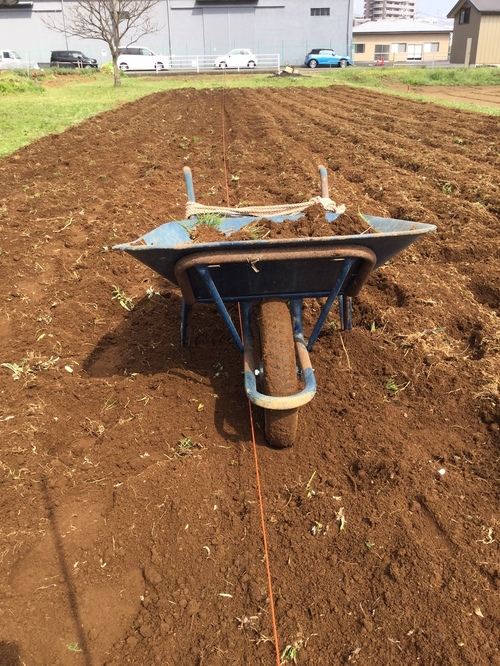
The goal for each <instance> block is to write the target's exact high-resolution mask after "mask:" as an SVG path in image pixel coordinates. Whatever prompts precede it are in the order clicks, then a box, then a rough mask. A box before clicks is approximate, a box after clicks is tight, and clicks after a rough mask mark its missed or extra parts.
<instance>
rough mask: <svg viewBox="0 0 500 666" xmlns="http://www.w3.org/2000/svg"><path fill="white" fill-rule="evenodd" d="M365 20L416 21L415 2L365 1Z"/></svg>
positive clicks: (408, 0) (399, 0) (402, 0)
mask: <svg viewBox="0 0 500 666" xmlns="http://www.w3.org/2000/svg"><path fill="white" fill-rule="evenodd" d="M364 18H365V19H369V20H370V21H383V20H385V19H414V18H415V2H411V0H365V10H364Z"/></svg>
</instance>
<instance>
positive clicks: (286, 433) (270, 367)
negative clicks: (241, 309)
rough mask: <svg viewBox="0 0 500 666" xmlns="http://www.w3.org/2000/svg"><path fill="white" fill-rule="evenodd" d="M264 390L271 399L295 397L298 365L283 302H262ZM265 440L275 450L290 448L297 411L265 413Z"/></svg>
mask: <svg viewBox="0 0 500 666" xmlns="http://www.w3.org/2000/svg"><path fill="white" fill-rule="evenodd" d="M259 329H260V345H261V356H262V367H263V374H264V390H265V392H266V394H267V395H270V396H287V395H294V394H295V393H297V386H298V380H297V363H296V359H295V344H294V340H293V329H292V321H291V317H290V311H289V310H288V307H287V305H286V303H285V302H284V301H281V300H279V299H268V300H265V301H263V302H262V304H261V310H260V318H259ZM264 415H265V424H266V425H265V427H266V439H267V441H268V442H269V444H271V446H274V447H276V448H280V449H283V448H286V447H288V446H292V445H293V444H294V442H295V437H296V435H297V421H298V408H294V409H285V410H278V409H265V410H264Z"/></svg>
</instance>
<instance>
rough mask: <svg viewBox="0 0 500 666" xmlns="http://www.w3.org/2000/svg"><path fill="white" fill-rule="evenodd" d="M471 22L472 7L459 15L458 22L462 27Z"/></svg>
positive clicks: (462, 10)
mask: <svg viewBox="0 0 500 666" xmlns="http://www.w3.org/2000/svg"><path fill="white" fill-rule="evenodd" d="M469 21H470V7H464V8H463V9H461V10H460V14H459V15H458V22H459V24H460V25H463V24H464V23H468V22H469Z"/></svg>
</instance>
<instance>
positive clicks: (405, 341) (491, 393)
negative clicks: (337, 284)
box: [0, 86, 500, 666]
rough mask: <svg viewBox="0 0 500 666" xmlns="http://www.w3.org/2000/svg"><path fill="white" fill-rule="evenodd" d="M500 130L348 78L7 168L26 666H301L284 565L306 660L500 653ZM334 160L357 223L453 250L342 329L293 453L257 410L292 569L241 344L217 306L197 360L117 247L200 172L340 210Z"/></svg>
mask: <svg viewBox="0 0 500 666" xmlns="http://www.w3.org/2000/svg"><path fill="white" fill-rule="evenodd" d="M222 103H224V114H225V115H224V123H222V118H221V108H222V106H221V105H222ZM333 107H334V108H335V113H334V114H333V113H332V108H333ZM152 119H154V121H153V120H152ZM223 128H225V132H226V135H225V141H223V140H222V135H221V132H222V129H223ZM498 137H499V125H498V117H493V116H487V115H480V114H476V113H472V112H465V111H457V110H453V109H446V108H442V107H439V106H435V105H433V104H431V103H423V102H417V101H415V100H412V99H411V98H410V97H408V98H395V97H392V96H386V95H384V94H382V93H378V92H370V91H363V90H358V89H353V88H344V87H342V86H335V87H334V88H325V89H319V88H314V89H307V90H306V89H302V88H293V89H286V90H274V89H262V90H225V91H222V90H219V89H217V90H204V91H195V90H193V89H182V90H178V91H173V92H170V93H161V94H156V95H151V96H149V97H147V98H145V99H143V100H140V101H137V102H134V103H131V104H127V105H124V106H122V107H120V108H118V109H116V110H114V111H110V112H108V113H104V114H101V115H98V116H96V117H95V118H93V119H90V120H88V121H86V122H84V123H82V124H80V125H78V126H76V127H74V128H73V129H70V130H68V131H66V132H64V133H61V134H57V135H52V136H49V137H47V138H45V139H42V140H40V141H37V142H35V143H33V144H32V145H30V146H28V147H26V148H24V149H22V150H19V151H18V152H17V153H15V154H13V155H12V156H10V157H7V158H5V159H3V160H1V161H0V175H1V181H2V189H1V192H0V248H1V255H0V297H1V303H2V307H1V312H0V341H1V344H0V349H1V359H0V364H1V365H0V391H1V394H0V395H1V404H0V429H1V434H2V436H1V440H0V479H1V494H0V502H1V516H2V520H1V522H0V592H1V594H0V663H1V664H2V665H9V666H10V665H11V664H18V663H25V664H29V665H30V666H47V665H48V664H50V665H58V666H66V665H72V666H73V665H76V666H79V665H82V666H91V665H92V666H101V665H106V666H118V665H120V666H123V665H124V664H134V665H137V666H150V665H152V664H162V666H167V665H169V664H170V665H175V666H178V665H184V664H189V665H194V664H197V665H200V666H216V665H221V666H222V665H224V666H228V665H235V666H236V665H238V666H241V665H242V664H251V665H252V666H255V665H256V664H259V665H260V664H262V665H266V666H267V665H269V664H273V663H276V656H275V655H276V650H275V646H274V632H273V626H272V616H271V605H270V594H271V593H270V590H269V586H268V579H267V573H266V568H265V561H266V559H267V560H268V562H269V566H270V572H271V580H272V595H273V599H274V608H275V619H276V635H277V639H278V646H279V652H280V653H281V654H283V659H282V661H283V664H291V663H293V659H292V657H293V656H294V658H295V661H296V663H297V664H309V665H313V666H318V665H323V666H336V665H343V664H349V665H350V666H351V665H352V664H359V665H372V664H374V663H377V664H401V665H405V666H406V665H407V664H425V665H426V666H431V665H435V666H443V665H445V666H446V665H448V666H457V665H459V664H460V665H470V666H478V665H479V666H490V665H491V664H499V663H500V659H499V652H498V650H499V645H498V626H499V622H500V617H499V613H500V611H499V609H500V604H499V594H500V570H499V566H500V565H499V542H500V537H499V534H500V526H499V517H498V502H499V496H498V479H499V477H500V470H499V460H500V453H499V447H500V437H499V404H498V403H499V354H500V333H499V319H498V306H499V295H500V269H499V265H500V264H499V256H498V254H499V244H498V238H499V219H498V215H499V212H500V187H499V184H498V169H499V166H500V164H499V155H498V146H499V141H498ZM223 145H226V147H227V150H226V156H225V157H226V161H225V163H226V164H227V182H228V190H229V202H228V200H227V194H226V192H227V190H226V177H225V174H224V171H223V170H222V169H221V164H222V163H223V161H222V152H221V151H222V146H223ZM319 163H323V164H325V166H326V167H327V169H328V173H329V182H330V196H331V198H332V199H334V200H335V201H337V202H339V203H344V204H345V205H346V207H347V213H348V215H350V216H352V218H353V219H355V218H357V213H358V210H361V211H362V212H363V213H366V214H371V215H376V216H381V217H394V218H402V219H409V220H415V221H418V222H427V223H432V224H436V225H437V231H436V232H435V233H433V234H428V235H427V236H425V237H424V238H423V239H421V240H420V241H419V242H417V243H415V244H414V245H411V246H410V247H409V248H408V249H407V250H405V251H404V252H402V253H401V254H400V255H398V256H397V257H395V258H394V259H393V260H392V261H391V262H390V263H388V264H387V265H384V266H382V267H381V268H379V269H378V270H377V271H376V272H375V273H373V275H372V276H371V277H370V278H369V280H368V282H367V284H366V285H365V286H364V287H363V289H362V291H361V293H360V294H359V296H358V297H357V298H356V299H355V301H354V304H353V320H354V328H353V330H352V331H351V332H344V331H341V330H340V326H339V318H338V315H337V313H336V312H332V313H331V315H330V317H329V318H328V321H327V322H326V324H325V326H324V329H323V331H322V333H321V335H320V337H319V339H318V341H317V342H316V344H315V346H314V347H313V349H312V352H311V360H312V363H313V366H314V369H315V376H316V380H317V385H318V392H317V394H316V396H315V398H314V399H313V400H312V402H311V403H309V404H308V405H307V406H305V407H303V408H301V410H300V413H299V435H298V438H297V442H296V444H295V446H294V447H293V448H292V449H288V450H273V449H271V448H269V447H268V446H267V445H266V442H265V439H264V436H263V424H264V420H263V415H262V413H261V412H260V410H258V409H252V412H251V413H252V418H253V420H252V423H253V427H254V430H255V439H256V451H257V459H258V463H259V478H260V484H261V490H262V498H263V516H264V525H265V530H266V535H267V548H268V555H267V556H266V555H265V553H264V546H263V536H262V525H261V519H260V509H259V500H258V493H257V480H256V471H255V456H254V453H253V445H252V436H251V421H250V410H249V407H248V404H247V402H246V400H245V394H244V390H243V378H242V359H241V357H240V356H239V354H238V352H237V350H236V348H235V345H234V344H233V342H232V340H231V338H230V336H229V333H228V331H227V329H226V328H225V326H224V324H223V323H222V321H221V319H220V317H219V316H218V314H217V313H216V312H215V310H214V308H213V307H212V306H210V305H199V306H196V307H195V308H194V309H193V313H192V322H191V323H192V331H191V332H192V335H191V343H192V344H191V346H190V347H187V348H183V347H181V345H180V341H179V327H180V310H181V298H180V293H179V290H178V289H177V287H175V286H174V285H171V284H169V283H167V282H166V281H165V280H164V279H162V278H161V277H159V276H157V275H156V274H154V273H152V272H151V270H149V269H148V268H146V267H145V266H143V265H142V264H140V263H138V262H136V261H135V260H134V259H132V258H131V257H129V256H128V255H125V254H120V253H115V252H110V251H109V249H110V247H111V246H112V245H114V244H116V243H123V242H127V241H132V240H134V239H135V238H138V237H140V236H141V235H142V234H144V233H146V232H148V231H150V230H152V229H154V228H156V227H157V226H159V225H161V224H163V223H164V222H167V221H171V220H182V219H184V217H185V211H184V204H185V202H186V195H185V189H184V183H183V178H182V167H183V166H184V165H185V164H189V166H190V167H191V168H192V171H193V177H194V185H195V191H196V198H197V200H198V201H200V202H201V203H205V204H215V205H228V203H229V205H230V206H246V205H251V204H255V205H266V204H269V205H273V204H280V203H283V202H286V203H298V202H302V201H307V200H309V199H310V198H312V197H314V196H317V195H318V194H319V193H320V185H319V176H318V169H317V167H318V164H319ZM361 222H362V221H361ZM360 229H363V225H362V224H361V226H360ZM319 307H320V304H318V303H317V302H316V301H315V300H307V301H306V302H305V303H304V319H305V324H306V333H307V332H308V331H310V327H311V325H312V322H313V321H314V319H315V317H317V315H318V311H319ZM231 315H232V316H234V320H235V322H236V325H237V321H238V311H237V306H236V305H234V306H231Z"/></svg>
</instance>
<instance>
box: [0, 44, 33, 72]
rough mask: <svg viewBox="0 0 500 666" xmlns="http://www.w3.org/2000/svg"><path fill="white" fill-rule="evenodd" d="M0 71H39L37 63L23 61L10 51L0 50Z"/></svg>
mask: <svg viewBox="0 0 500 666" xmlns="http://www.w3.org/2000/svg"><path fill="white" fill-rule="evenodd" d="M0 69H40V67H39V66H38V63H37V62H32V61H30V60H24V59H23V58H21V56H20V55H19V54H17V53H16V52H15V51H13V50H12V49H0Z"/></svg>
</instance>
